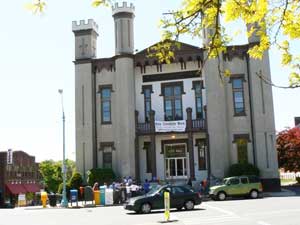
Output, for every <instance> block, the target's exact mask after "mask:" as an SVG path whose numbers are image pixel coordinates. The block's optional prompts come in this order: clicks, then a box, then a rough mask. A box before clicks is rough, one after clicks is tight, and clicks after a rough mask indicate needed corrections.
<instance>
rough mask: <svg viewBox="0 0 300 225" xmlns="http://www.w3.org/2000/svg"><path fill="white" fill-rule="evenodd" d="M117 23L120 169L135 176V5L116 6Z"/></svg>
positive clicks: (113, 13)
mask: <svg viewBox="0 0 300 225" xmlns="http://www.w3.org/2000/svg"><path fill="white" fill-rule="evenodd" d="M112 15H113V18H114V23H115V52H116V59H115V69H116V71H115V82H116V85H115V87H116V88H115V89H116V91H115V97H116V98H115V99H116V104H115V106H116V111H117V112H118V113H117V114H116V118H115V123H114V125H113V126H114V134H115V138H116V140H117V141H116V149H117V158H118V159H119V160H118V171H119V172H120V175H122V176H129V175H131V176H135V175H136V171H135V163H136V162H135V153H134V150H135V115H134V110H135V85H134V83H135V82H134V80H135V79H134V57H133V55H132V53H133V49H134V46H133V43H134V41H133V19H134V6H133V5H132V4H130V6H128V5H127V3H126V2H123V4H122V5H121V6H119V5H118V4H115V6H114V7H113V8H112Z"/></svg>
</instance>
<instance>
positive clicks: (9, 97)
mask: <svg viewBox="0 0 300 225" xmlns="http://www.w3.org/2000/svg"><path fill="white" fill-rule="evenodd" d="M28 1H29V2H30V0H8V1H5V3H3V4H1V7H0V21H1V31H0V43H1V48H0V49H1V51H0V53H1V59H0V69H1V73H0V104H1V108H0V110H1V111H0V151H4V150H7V149H8V148H12V149H14V150H24V151H26V152H28V153H29V154H32V155H35V156H36V158H37V160H38V161H41V160H44V159H50V158H52V159H55V160H57V159H61V158H62V120H61V102H60V96H59V94H58V91H57V90H58V89H59V88H63V89H64V105H65V113H66V137H67V138H66V149H67V156H68V157H69V158H72V159H74V158H75V155H74V152H75V119H74V117H75V113H74V108H75V106H74V65H73V63H72V61H73V59H74V37H73V33H72V30H71V25H72V21H73V20H80V19H88V18H93V19H94V20H95V21H96V22H97V23H98V25H99V37H98V57H109V56H112V55H113V53H114V43H113V40H114V29H113V19H112V17H111V10H110V9H108V8H107V9H99V8H97V9H95V8H92V7H91V1H90V0H76V1H74V0H47V2H48V7H47V10H46V13H45V14H44V15H42V16H34V15H32V14H31V13H29V12H28V11H26V10H25V9H24V5H25V3H26V2H28ZM131 2H133V3H134V4H135V6H136V17H135V48H136V49H139V50H142V49H144V48H146V47H148V46H149V45H151V44H153V43H155V42H157V41H158V40H159V35H160V31H159V29H158V26H157V25H158V20H159V18H160V17H161V15H162V13H163V12H167V11H168V10H169V9H174V8H176V6H178V5H179V2H180V1H179V0H165V1H159V0H151V1H142V0H139V1H138V0H135V1H134V0H133V1H131ZM233 27H235V26H233ZM181 41H183V42H188V43H190V44H195V45H197V44H198V45H199V44H200V41H199V40H190V39H189V38H184V39H181ZM245 41H246V39H244V38H239V40H238V42H236V43H238V44H243V43H245ZM294 48H295V49H298V52H299V49H300V45H299V43H297V44H296V45H295V46H294ZM270 61H271V71H272V77H273V81H274V82H275V83H280V84H283V85H284V84H287V73H288V72H287V71H286V70H285V69H284V68H282V67H281V66H280V58H279V54H278V52H276V51H275V50H271V51H270ZM299 96H300V89H297V90H279V89H273V97H274V106H275V117H276V121H275V122H276V130H281V129H283V128H284V127H286V126H293V117H294V116H297V115H298V116H300V104H299Z"/></svg>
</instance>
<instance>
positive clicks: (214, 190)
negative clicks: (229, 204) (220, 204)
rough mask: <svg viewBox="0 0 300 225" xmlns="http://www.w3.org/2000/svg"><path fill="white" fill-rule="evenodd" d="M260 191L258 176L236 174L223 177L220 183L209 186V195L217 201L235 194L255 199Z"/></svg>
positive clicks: (260, 185)
mask: <svg viewBox="0 0 300 225" xmlns="http://www.w3.org/2000/svg"><path fill="white" fill-rule="evenodd" d="M262 191H263V189H262V184H261V182H260V179H259V178H258V177H256V176H236V177H228V178H225V179H224V180H223V182H222V184H220V185H216V186H212V187H210V190H209V195H210V197H211V198H212V199H213V200H219V201H223V200H225V199H226V198H227V197H235V196H236V197H238V196H245V197H250V198H252V199H255V198H258V197H259V196H260V195H261V193H262Z"/></svg>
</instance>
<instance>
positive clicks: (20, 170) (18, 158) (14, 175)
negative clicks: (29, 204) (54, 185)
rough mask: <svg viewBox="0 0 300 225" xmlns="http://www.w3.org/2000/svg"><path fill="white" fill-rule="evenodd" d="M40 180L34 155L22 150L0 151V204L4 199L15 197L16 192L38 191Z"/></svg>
mask: <svg viewBox="0 0 300 225" xmlns="http://www.w3.org/2000/svg"><path fill="white" fill-rule="evenodd" d="M8 154H9V155H11V157H9V156H8ZM40 181H41V176H40V173H39V164H38V163H36V162H35V157H34V156H30V155H28V154H27V153H26V152H23V151H11V150H9V151H3V152H0V205H2V204H3V202H4V199H9V200H12V199H15V197H16V196H17V195H18V194H21V193H22V194H26V193H35V192H39V191H40Z"/></svg>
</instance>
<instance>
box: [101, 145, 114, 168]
mask: <svg viewBox="0 0 300 225" xmlns="http://www.w3.org/2000/svg"><path fill="white" fill-rule="evenodd" d="M105 154H110V162H109V163H105V159H106V158H105V156H104V155H105ZM106 164H110V167H106V166H105V165H106ZM102 168H104V169H112V168H113V154H112V149H111V150H110V151H103V152H102Z"/></svg>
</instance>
